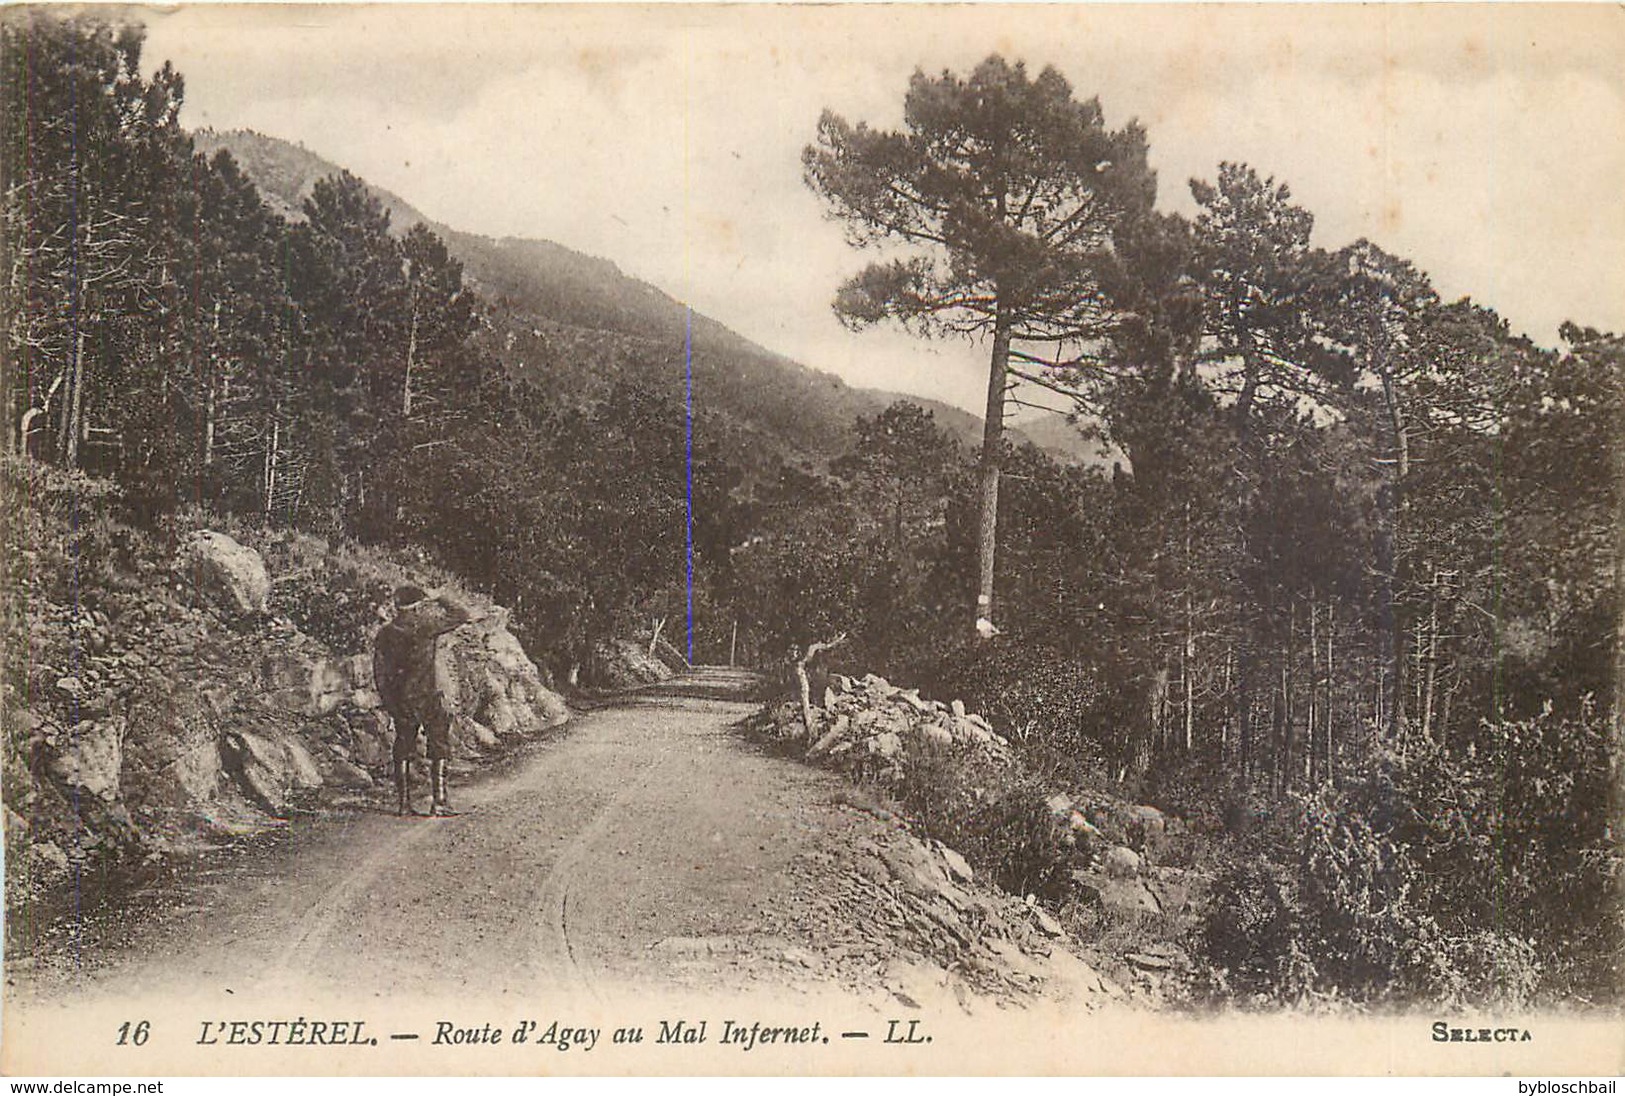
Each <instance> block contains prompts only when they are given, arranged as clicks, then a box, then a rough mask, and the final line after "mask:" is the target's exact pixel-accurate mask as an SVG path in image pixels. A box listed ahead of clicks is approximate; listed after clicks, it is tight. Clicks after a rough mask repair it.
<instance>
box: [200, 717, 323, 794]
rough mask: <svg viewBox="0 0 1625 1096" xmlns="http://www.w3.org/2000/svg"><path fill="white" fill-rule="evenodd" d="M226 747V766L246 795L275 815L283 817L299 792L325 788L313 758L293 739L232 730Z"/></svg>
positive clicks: (226, 738)
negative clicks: (322, 785) (322, 786)
mask: <svg viewBox="0 0 1625 1096" xmlns="http://www.w3.org/2000/svg"><path fill="white" fill-rule="evenodd" d="M224 745H225V759H226V766H227V768H228V770H229V771H230V772H231V774H232V775H233V776H234V777H236V778H237V780H238V782H239V784H240V785H241V787H242V790H243V792H244V794H245V795H247V796H248V798H249V799H250V800H252V801H253V802H254V803H255V804H256V805H257V806H259V807H260V809H262V810H264V811H266V812H268V813H270V814H272V815H280V814H282V813H283V812H284V811H285V810H286V808H287V806H288V803H289V802H290V800H292V799H293V797H294V796H295V795H296V794H297V793H298V792H301V791H309V790H311V789H313V788H317V787H320V786H321V783H322V777H321V773H320V772H318V771H317V769H316V765H315V763H314V762H313V761H312V760H311V757H310V755H309V754H308V753H306V752H305V750H304V748H303V747H302V746H300V745H299V744H298V743H296V742H294V741H292V740H291V739H286V738H281V737H278V738H268V737H263V736H261V735H257V734H250V733H249V732H247V731H231V732H228V733H227V734H226V735H225V737H224Z"/></svg>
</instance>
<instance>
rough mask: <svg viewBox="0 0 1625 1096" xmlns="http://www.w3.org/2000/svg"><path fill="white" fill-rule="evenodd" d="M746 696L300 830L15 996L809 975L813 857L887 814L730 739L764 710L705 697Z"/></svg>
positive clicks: (706, 679)
mask: <svg viewBox="0 0 1625 1096" xmlns="http://www.w3.org/2000/svg"><path fill="white" fill-rule="evenodd" d="M749 684H750V679H749V678H748V676H747V675H744V674H743V673H741V672H737V671H727V670H720V669H711V670H702V671H697V672H696V673H695V674H691V675H688V676H687V677H684V678H680V679H677V680H675V681H673V682H671V683H668V684H667V685H666V686H663V687H658V688H652V689H649V690H645V691H642V692H639V693H636V694H632V695H629V696H627V697H625V698H622V699H620V700H618V701H616V702H615V703H614V704H613V705H612V706H609V707H605V708H603V709H601V710H598V711H593V712H589V713H586V714H585V715H582V716H580V717H578V718H577V719H576V720H575V721H574V722H572V723H571V724H569V725H567V726H565V727H564V728H561V729H560V730H559V731H557V732H554V733H553V734H552V735H550V736H549V737H547V738H544V739H542V740H540V741H538V742H535V743H532V744H531V745H530V746H529V747H527V748H526V749H524V750H523V751H522V752H521V753H520V755H519V756H518V757H516V758H515V759H513V760H512V761H511V762H510V763H509V764H507V765H506V766H504V767H503V770H502V771H500V772H496V773H492V774H489V775H486V776H475V777H468V778H465V779H464V780H463V781H462V782H461V783H460V784H459V783H457V782H455V781H454V785H453V796H454V798H453V805H454V806H456V807H458V808H460V809H462V810H464V812H465V813H463V814H461V815H458V816H456V817H451V818H436V819H431V818H424V817H407V818H402V817H397V816H396V815H394V814H393V813H389V812H388V811H386V809H385V808H384V806H383V803H382V799H383V796H382V795H380V797H379V798H380V804H379V807H378V809H376V810H370V811H360V812H351V813H347V814H340V815H337V816H334V817H328V818H319V819H314V820H304V821H300V822H296V823H295V824H294V826H293V829H294V830H295V831H296V832H293V833H290V834H288V835H286V837H285V838H284V839H282V840H281V841H279V842H278V847H277V849H276V850H275V851H274V852H273V853H272V854H271V855H269V856H268V857H262V858H260V861H258V862H255V863H252V864H243V863H236V862H234V863H227V864H224V865H222V866H220V867H218V868H216V869H214V870H213V871H211V872H208V873H206V874H204V875H202V876H200V877H199V878H197V879H195V880H193V881H192V882H190V883H189V884H186V885H184V886H183V887H182V890H181V893H180V895H179V897H178V898H172V899H171V900H170V904H169V906H168V908H167V909H159V910H158V911H156V912H155V913H154V914H152V915H151V916H147V917H143V918H141V919H140V920H139V923H118V924H115V925H113V926H110V927H109V926H104V927H103V928H102V929H101V930H99V931H98V932H97V933H96V934H95V936H96V938H94V939H90V940H89V941H88V943H86V942H77V943H71V944H70V946H67V947H64V948H62V949H61V953H60V954H57V955H55V956H52V957H51V958H50V959H49V960H43V959H42V960H41V961H40V962H39V963H38V965H37V966H36V968H35V969H34V970H33V972H32V973H31V974H28V975H25V977H24V984H23V985H22V986H21V987H19V988H20V989H21V991H22V992H23V993H24V994H25V995H35V994H37V995H39V996H42V997H60V996H62V995H77V994H80V993H89V992H95V991H98V990H106V991H110V992H115V993H116V992H119V991H121V990H124V989H127V988H129V987H140V988H141V989H142V991H143V992H150V993H153V994H155V995H160V996H161V995H164V994H167V993H171V992H174V993H185V994H188V995H199V994H202V995H214V994H220V993H233V994H235V993H243V992H247V991H252V992H255V993H277V992H279V991H283V990H286V991H288V992H290V993H294V992H297V993H302V994H310V993H316V994H326V993H333V994H337V995H342V996H344V997H346V998H353V997H357V996H360V997H399V998H407V999H422V998H424V997H430V996H438V997H447V996H450V997H456V996H460V995H463V994H476V995H478V996H479V997H480V998H482V999H486V1000H491V999H497V1000H500V999H503V998H510V999H533V998H534V997H535V996H536V995H537V993H538V992H539V991H540V992H549V993H558V994H565V995H569V996H576V995H587V996H591V995H594V994H601V993H603V992H606V990H607V989H608V988H609V987H614V986H617V985H649V984H674V985H692V984H695V983H697V982H698V983H709V984H712V985H716V986H717V988H722V986H724V985H726V986H728V988H738V987H745V986H751V985H758V984H759V985H764V986H771V985H781V984H782V985H790V984H795V983H797V982H800V981H805V980H806V979H808V978H816V975H814V974H811V973H810V972H811V971H812V970H813V968H814V967H816V966H817V964H816V962H814V961H813V959H814V958H815V957H813V956H811V955H810V954H809V952H808V950H807V948H806V947H805V946H804V945H805V944H807V943H809V942H811V937H813V936H814V935H816V934H817V932H818V931H819V927H817V926H808V925H806V924H804V923H798V917H799V916H800V911H801V910H802V909H803V903H802V902H801V900H800V899H801V896H802V895H804V893H805V890H806V887H807V886H808V877H807V871H806V868H807V865H808V864H809V863H811V862H815V861H817V860H818V859H819V852H818V850H819V848H820V847H821V846H825V845H831V844H834V845H839V844H842V843H849V842H850V841H851V840H852V839H853V837H854V831H863V832H868V831H870V830H872V829H873V828H874V827H876V826H878V825H880V823H878V822H876V821H875V820H874V819H873V818H871V817H869V816H867V815H865V814H863V813H862V812H860V811H856V810H854V809H852V808H851V807H848V806H844V805H842V798H843V796H842V788H843V786H844V785H843V784H842V783H841V782H840V781H839V780H838V779H837V778H835V777H833V776H831V775H829V774H827V773H823V772H820V771H818V770H815V769H812V768H809V767H807V766H805V765H802V764H799V763H797V762H794V761H791V760H788V759H785V758H780V757H775V756H772V755H770V754H768V753H767V752H765V751H763V750H762V749H760V748H758V747H756V746H754V745H752V744H751V743H749V742H747V741H746V740H745V739H743V738H742V737H741V735H740V733H739V731H738V730H737V728H736V724H737V723H738V722H739V721H740V720H741V719H742V718H744V717H745V716H747V715H748V714H750V712H751V711H752V708H753V706H752V705H750V704H748V703H745V702H743V701H740V700H737V699H717V698H716V697H719V696H728V695H730V694H733V695H739V694H740V693H741V691H742V688H743V687H745V686H748V685H749ZM417 790H418V796H417V799H418V803H419V805H420V806H426V799H427V796H426V792H425V790H424V789H423V788H422V787H421V784H420V786H419V788H418V789H417ZM25 966H26V964H25ZM719 983H720V984H719Z"/></svg>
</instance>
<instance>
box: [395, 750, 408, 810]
mask: <svg viewBox="0 0 1625 1096" xmlns="http://www.w3.org/2000/svg"><path fill="white" fill-rule="evenodd" d="M411 778H412V763H411V762H410V761H396V762H395V801H396V806H395V813H396V814H411V813H412V797H411V794H410V792H408V791H407V785H408V783H409V782H410V781H411Z"/></svg>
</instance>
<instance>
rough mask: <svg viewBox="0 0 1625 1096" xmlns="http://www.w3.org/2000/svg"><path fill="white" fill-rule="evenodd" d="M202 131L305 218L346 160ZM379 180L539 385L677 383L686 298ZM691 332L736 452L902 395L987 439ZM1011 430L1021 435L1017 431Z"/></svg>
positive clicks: (826, 425) (496, 339)
mask: <svg viewBox="0 0 1625 1096" xmlns="http://www.w3.org/2000/svg"><path fill="white" fill-rule="evenodd" d="M194 140H195V141H196V144H197V147H198V148H199V150H201V151H203V152H205V153H207V154H209V155H213V154H214V152H215V151H216V150H218V149H222V148H223V149H226V150H228V151H230V152H231V154H232V156H233V157H235V158H236V160H237V161H238V163H239V164H240V165H241V166H242V168H243V170H244V172H245V173H246V174H247V175H248V176H249V178H251V179H253V180H254V182H255V184H256V185H257V186H258V187H259V188H260V191H261V192H262V193H263V194H264V196H265V199H266V201H267V202H268V203H269V204H270V205H271V207H272V208H273V209H275V210H276V211H277V212H279V213H281V214H282V215H283V216H286V217H288V218H289V219H292V220H300V219H302V217H303V214H302V213H301V211H300V210H301V206H302V203H303V201H304V199H305V198H306V197H307V196H308V195H309V194H310V192H311V189H312V187H314V185H315V184H316V182H317V181H318V180H320V179H322V178H324V177H326V176H328V175H332V174H335V173H337V172H338V171H339V170H340V168H339V167H338V165H335V164H333V163H332V162H330V161H328V160H326V159H324V158H323V157H321V156H318V155H317V154H315V153H314V152H311V151H310V150H309V149H307V148H305V147H304V146H302V145H296V144H292V143H290V142H287V141H284V140H281V139H279V138H275V137H267V136H265V135H263V134H260V133H254V132H252V131H248V130H232V131H228V132H217V131H214V130H200V131H198V132H197V133H195V134H194ZM372 190H373V192H374V193H375V194H376V195H377V196H378V198H379V200H380V201H382V202H383V204H384V206H385V208H387V209H388V210H389V212H390V219H391V223H392V224H393V225H394V226H395V227H396V228H397V229H399V230H402V231H404V230H405V229H407V228H409V227H411V226H412V225H414V224H418V223H422V224H426V225H427V226H428V227H429V228H431V229H432V230H433V231H434V232H435V233H437V234H438V235H439V236H440V237H441V238H442V239H444V240H445V241H446V245H447V247H448V248H450V250H451V252H452V254H453V255H455V256H456V257H457V258H458V259H460V260H462V262H463V265H464V272H465V275H466V276H467V279H468V280H469V282H470V283H471V284H472V285H474V286H475V287H476V288H477V289H478V290H479V291H480V293H481V294H482V295H483V296H484V297H485V298H486V299H487V300H488V301H489V302H490V303H491V304H492V306H493V314H492V315H491V316H490V317H489V321H490V329H489V331H488V332H487V335H486V337H487V338H489V339H491V340H492V343H493V348H494V349H496V350H497V351H498V352H499V353H500V354H501V355H502V357H503V359H504V360H505V361H506V362H508V364H509V367H510V368H512V369H514V370H515V371H516V372H518V373H520V374H521V375H524V376H527V377H529V378H530V379H532V380H533V381H535V382H537V383H538V384H539V385H540V386H542V387H543V388H544V389H553V390H556V391H559V392H561V393H563V392H569V393H573V394H576V395H578V396H583V397H588V396H591V395H592V394H594V393H595V392H601V391H603V390H604V389H607V388H608V387H609V386H610V385H611V384H612V383H613V382H614V380H615V379H616V378H618V377H622V376H628V375H632V376H637V377H639V378H641V379H643V380H645V381H646V382H647V383H650V384H652V385H656V386H659V387H663V388H668V389H674V390H676V389H680V388H681V386H682V383H683V376H684V354H685V349H684V342H685V337H686V335H685V327H686V326H687V325H688V323H689V316H688V314H687V309H685V308H684V306H683V305H682V304H681V303H680V302H678V301H676V300H674V299H672V298H671V297H670V296H668V295H667V294H665V293H664V292H662V291H661V290H659V289H657V288H656V287H654V286H652V285H649V284H648V283H646V282H642V281H639V280H637V279H636V278H632V277H629V276H627V275H626V274H624V273H622V272H621V270H620V268H618V267H617V266H616V265H615V264H614V263H612V262H610V261H608V260H606V259H600V258H595V257H593V256H590V255H584V254H582V253H580V252H577V251H572V250H571V249H570V248H567V247H563V246H561V245H559V244H556V243H552V242H550V241H547V240H532V239H516V238H512V237H506V238H503V239H492V238H490V237H487V236H478V235H475V234H473V233H468V232H462V231H459V230H457V229H455V228H452V227H451V226H449V225H444V224H440V223H438V222H435V221H433V220H430V219H429V218H427V217H425V216H424V215H423V214H422V213H420V212H419V211H418V210H417V209H415V208H413V207H412V206H411V205H410V204H409V203H407V202H406V201H404V200H403V199H401V198H400V197H398V196H397V195H394V194H391V193H389V192H388V191H386V190H383V189H381V188H379V187H376V186H374V187H372ZM691 331H692V349H693V369H694V388H695V399H696V401H697V402H699V404H700V406H702V407H704V408H706V409H707V410H709V411H710V412H712V413H714V414H716V415H718V416H720V417H721V419H722V420H723V423H724V433H725V434H726V435H727V436H728V437H727V442H728V446H727V447H728V448H729V449H741V448H743V449H747V450H748V451H750V452H752V453H753V455H755V456H757V457H760V456H761V455H762V454H763V452H764V450H765V452H766V453H768V454H772V455H774V456H777V457H779V458H780V459H802V460H805V459H815V460H816V459H822V458H828V457H830V456H833V455H835V454H837V453H840V452H841V451H843V450H844V449H846V447H847V446H848V445H849V443H850V441H851V438H852V425H853V422H854V421H855V420H856V419H857V417H858V416H860V415H875V414H878V413H879V412H880V411H881V410H883V409H884V408H885V407H886V406H887V405H889V404H891V403H892V402H894V401H896V400H900V399H906V400H910V401H912V402H915V403H918V404H920V405H921V406H923V407H925V408H926V409H927V410H930V411H932V412H933V413H934V415H935V417H936V420H937V422H938V424H939V425H940V426H942V427H943V429H945V430H946V431H948V432H949V433H950V434H951V435H952V436H954V437H955V438H957V439H958V440H959V441H960V442H961V443H963V444H965V445H966V446H967V447H969V448H975V447H976V446H977V445H979V444H980V439H981V431H982V423H981V419H980V418H978V417H977V416H975V415H973V414H971V413H970V412H967V411H963V410H961V409H959V408H957V407H952V406H950V405H947V404H944V403H941V402H939V401H936V400H931V399H925V398H920V397H915V396H904V395H900V394H898V393H894V392H886V391H883V390H879V389H868V388H854V387H852V386H851V385H848V384H847V383H846V382H845V381H843V380H841V379H840V378H839V377H836V376H835V375H833V374H830V373H825V372H822V371H819V370H815V369H811V368H808V367H807V366H805V365H802V364H800V363H799V362H795V361H792V360H790V359H789V358H786V357H784V356H782V355H779V354H775V353H773V352H772V351H769V350H766V349H764V348H762V347H760V346H757V345H756V344H755V343H753V342H751V341H749V340H748V339H745V338H744V337H743V336H741V335H739V334H737V333H735V332H734V331H731V330H729V329H728V328H727V327H725V326H723V325H722V324H720V323H718V322H716V321H715V320H712V319H710V318H709V317H707V316H704V315H701V314H699V313H694V314H693V317H692V326H691ZM1013 440H1015V441H1016V442H1018V443H1019V442H1021V441H1023V440H1026V439H1025V437H1024V436H1023V435H1022V434H1021V433H1020V432H1019V431H1018V432H1017V434H1016V436H1015V437H1014V438H1013ZM1066 440H1067V439H1064V438H1063V439H1061V441H1062V442H1063V444H1061V445H1056V446H1055V447H1054V448H1055V452H1056V455H1057V456H1058V457H1059V458H1061V459H1064V460H1069V461H1075V460H1076V459H1077V456H1076V453H1075V452H1074V449H1075V447H1074V446H1072V445H1070V444H1065V442H1066ZM1040 444H1042V443H1040ZM1046 447H1048V446H1046Z"/></svg>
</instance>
